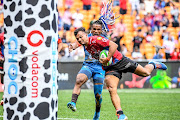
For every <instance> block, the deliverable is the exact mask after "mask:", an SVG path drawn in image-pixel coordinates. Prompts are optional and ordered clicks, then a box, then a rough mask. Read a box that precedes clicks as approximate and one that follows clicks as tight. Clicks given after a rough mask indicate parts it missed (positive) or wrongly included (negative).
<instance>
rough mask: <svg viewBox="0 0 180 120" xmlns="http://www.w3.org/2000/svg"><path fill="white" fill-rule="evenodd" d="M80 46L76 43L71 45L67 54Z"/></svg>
mask: <svg viewBox="0 0 180 120" xmlns="http://www.w3.org/2000/svg"><path fill="white" fill-rule="evenodd" d="M79 46H80V45H79V44H78V43H77V42H74V43H71V44H70V45H69V52H72V51H73V50H75V49H76V48H78V47H79Z"/></svg>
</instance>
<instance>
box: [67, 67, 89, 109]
mask: <svg viewBox="0 0 180 120" xmlns="http://www.w3.org/2000/svg"><path fill="white" fill-rule="evenodd" d="M91 76H92V72H91V70H90V69H89V67H88V66H83V67H82V68H81V70H80V71H79V73H78V75H77V76H76V83H75V86H74V89H73V93H72V99H71V102H69V103H68V104H67V107H68V108H70V109H71V110H72V111H76V102H77V100H78V96H79V95H80V92H81V86H82V85H83V84H84V83H85V82H86V81H87V80H88V79H89V78H91Z"/></svg>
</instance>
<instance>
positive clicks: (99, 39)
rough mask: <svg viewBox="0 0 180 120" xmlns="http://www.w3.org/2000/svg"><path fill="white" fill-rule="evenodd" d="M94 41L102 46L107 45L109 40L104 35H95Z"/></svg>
mask: <svg viewBox="0 0 180 120" xmlns="http://www.w3.org/2000/svg"><path fill="white" fill-rule="evenodd" d="M96 42H97V44H98V45H100V46H102V47H109V42H110V40H108V39H106V38H105V37H97V38H96Z"/></svg>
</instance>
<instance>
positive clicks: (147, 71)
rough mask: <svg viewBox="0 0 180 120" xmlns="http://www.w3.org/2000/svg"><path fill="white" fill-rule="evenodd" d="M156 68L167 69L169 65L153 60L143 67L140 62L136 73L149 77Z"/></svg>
mask: <svg viewBox="0 0 180 120" xmlns="http://www.w3.org/2000/svg"><path fill="white" fill-rule="evenodd" d="M154 69H162V70H166V69H167V66H166V65H165V64H164V63H160V62H154V61H151V62H149V63H148V64H147V65H145V66H144V67H142V66H141V65H139V64H138V66H137V68H136V70H135V71H134V73H135V74H137V75H139V76H143V77H147V76H149V75H150V74H151V73H152V71H153V70H154Z"/></svg>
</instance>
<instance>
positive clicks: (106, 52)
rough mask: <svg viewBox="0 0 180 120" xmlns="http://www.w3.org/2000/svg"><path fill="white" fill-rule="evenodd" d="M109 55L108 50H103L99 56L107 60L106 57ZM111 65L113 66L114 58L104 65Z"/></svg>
mask: <svg viewBox="0 0 180 120" xmlns="http://www.w3.org/2000/svg"><path fill="white" fill-rule="evenodd" d="M108 53H109V51H108V50H102V51H101V53H100V55H99V58H106V57H107V56H108ZM111 64H112V57H111V59H110V60H109V62H108V63H107V64H106V65H104V66H109V65H111Z"/></svg>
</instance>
